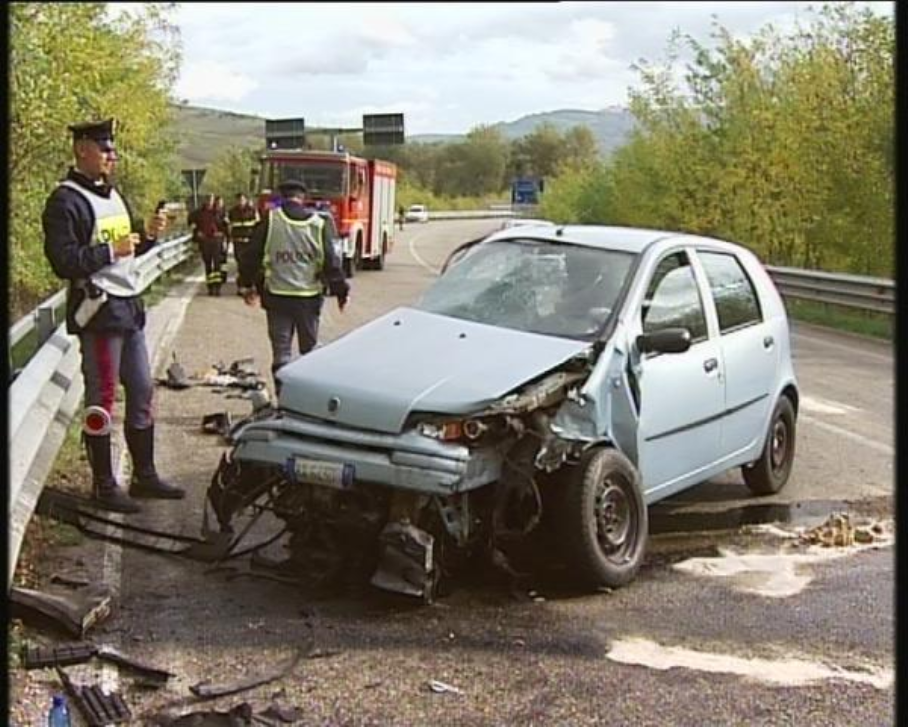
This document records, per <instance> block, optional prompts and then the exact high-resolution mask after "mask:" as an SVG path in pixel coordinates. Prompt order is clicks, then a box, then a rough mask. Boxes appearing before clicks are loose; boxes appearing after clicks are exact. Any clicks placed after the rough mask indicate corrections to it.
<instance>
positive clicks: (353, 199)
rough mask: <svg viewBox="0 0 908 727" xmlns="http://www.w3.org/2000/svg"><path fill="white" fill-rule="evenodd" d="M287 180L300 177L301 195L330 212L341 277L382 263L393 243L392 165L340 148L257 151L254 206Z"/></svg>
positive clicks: (394, 181)
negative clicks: (259, 164) (260, 153)
mask: <svg viewBox="0 0 908 727" xmlns="http://www.w3.org/2000/svg"><path fill="white" fill-rule="evenodd" d="M289 179H298V180H300V181H302V182H303V184H305V185H306V190H307V194H306V197H307V200H308V201H310V202H313V203H315V204H316V205H317V206H324V207H325V208H327V209H328V210H330V212H331V214H332V215H333V216H334V221H335V223H336V225H337V231H338V235H339V238H340V239H339V246H340V248H341V250H342V253H343V262H344V271H345V272H346V274H347V277H352V276H353V274H354V272H355V271H356V270H358V269H364V268H365V269H370V270H381V269H382V268H383V267H384V264H385V256H386V255H387V254H388V253H389V252H390V251H391V249H392V248H393V246H394V214H395V193H396V190H397V167H396V166H395V165H394V164H392V163H390V162H385V161H378V160H374V159H363V158H361V157H357V156H353V155H352V154H349V153H347V152H340V151H338V152H331V151H313V150H298V149H269V150H267V151H265V152H264V154H263V156H262V170H261V175H260V177H259V185H260V188H261V190H262V192H261V194H260V196H259V210H260V211H264V209H265V208H266V207H267V206H268V205H269V204H272V203H273V201H274V199H275V198H276V196H277V188H278V186H279V185H280V184H281V183H282V182H286V181H287V180H289Z"/></svg>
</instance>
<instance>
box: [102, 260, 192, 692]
mask: <svg viewBox="0 0 908 727" xmlns="http://www.w3.org/2000/svg"><path fill="white" fill-rule="evenodd" d="M202 280H203V277H202V276H193V277H191V278H188V279H187V281H186V283H184V284H183V286H182V287H181V288H180V294H181V295H180V298H178V299H177V300H176V302H174V299H172V298H170V299H167V300H165V301H164V302H163V303H162V304H161V305H162V306H163V305H168V304H169V305H168V315H167V316H166V318H165V323H164V324H163V330H162V331H161V333H160V335H159V336H158V339H157V341H156V342H154V349H153V353H152V361H151V371H152V375H155V374H156V373H159V369H161V368H162V367H163V365H164V362H165V361H166V351H167V350H168V349H169V348H170V344H171V342H172V341H173V339H174V338H175V337H176V334H177V332H178V331H179V330H180V326H181V325H182V323H183V319H184V318H185V317H186V310H187V309H188V308H189V303H190V302H191V301H192V293H194V292H195V291H194V290H190V288H193V289H194V288H197V287H198V286H199V285H200V284H201V282H202ZM170 308H176V310H174V311H170V310H169V309H170ZM150 315H151V312H150ZM115 441H116V445H117V448H118V450H119V454H120V456H119V457H117V458H116V459H115V460H114V462H116V469H115V474H116V477H117V481H118V482H120V483H122V484H123V486H124V487H125V486H127V483H126V478H125V474H126V463H127V461H128V453H127V448H126V447H125V446H124V445H125V441H124V439H123V435H122V434H118V435H117V436H116V438H115ZM110 517H111V519H112V520H116V521H117V522H124V520H125V515H120V514H116V513H111V514H110ZM105 530H106V531H107V534H112V533H111V531H112V530H113V526H108V527H107V528H105ZM103 552H104V555H103V558H104V561H103V565H102V568H101V573H102V578H103V583H104V584H105V585H107V586H108V587H109V588H110V592H111V596H112V597H113V598H114V599H115V600H116V599H119V597H120V591H121V587H122V582H123V580H122V575H123V569H122V564H123V548H122V546H120V545H117V544H116V543H110V542H105V543H104V551H103ZM119 683H120V670H119V668H118V667H117V666H116V665H115V664H110V663H108V662H106V661H102V662H101V687H102V688H103V689H104V690H106V691H107V692H108V693H110V692H115V691H118V690H119Z"/></svg>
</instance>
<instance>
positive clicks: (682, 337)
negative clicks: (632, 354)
mask: <svg viewBox="0 0 908 727" xmlns="http://www.w3.org/2000/svg"><path fill="white" fill-rule="evenodd" d="M689 348H690V331H689V330H688V329H687V328H663V329H662V330H661V331H653V332H652V333H642V334H640V335H639V336H637V349H638V350H639V351H640V353H684V352H685V351H687V349H689Z"/></svg>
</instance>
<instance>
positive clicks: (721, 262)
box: [696, 249, 780, 457]
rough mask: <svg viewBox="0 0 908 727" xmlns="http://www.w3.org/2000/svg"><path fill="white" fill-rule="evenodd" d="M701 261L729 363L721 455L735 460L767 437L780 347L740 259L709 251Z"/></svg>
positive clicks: (702, 252) (701, 252)
mask: <svg viewBox="0 0 908 727" xmlns="http://www.w3.org/2000/svg"><path fill="white" fill-rule="evenodd" d="M696 256H697V259H698V260H699V263H700V265H701V266H702V268H703V271H704V273H705V276H706V279H707V281H708V284H709V287H710V290H711V292H712V299H713V301H714V302H715V306H716V317H717V319H718V326H719V348H720V352H721V356H722V359H723V360H724V361H725V417H724V419H725V421H724V422H723V426H722V449H723V450H724V452H725V453H726V455H727V456H728V457H734V456H735V454H738V453H740V452H741V451H742V450H745V449H747V448H748V447H751V446H753V445H754V443H755V442H756V440H758V439H760V440H762V438H763V435H764V434H765V431H766V430H765V427H766V420H767V417H768V416H769V408H770V407H771V406H772V405H773V401H772V389H773V386H774V384H775V380H776V376H777V371H778V366H779V348H780V347H779V345H778V344H777V342H776V340H775V336H774V334H773V331H772V328H771V326H770V324H769V323H768V322H767V321H766V320H765V316H764V314H763V309H762V306H761V305H760V298H759V295H758V293H757V289H756V286H755V285H754V282H753V280H751V278H750V276H749V275H748V273H747V269H746V267H745V266H744V265H743V263H742V261H741V260H740V259H739V258H738V256H737V255H735V254H734V253H733V252H725V251H717V250H705V249H699V250H697V251H696Z"/></svg>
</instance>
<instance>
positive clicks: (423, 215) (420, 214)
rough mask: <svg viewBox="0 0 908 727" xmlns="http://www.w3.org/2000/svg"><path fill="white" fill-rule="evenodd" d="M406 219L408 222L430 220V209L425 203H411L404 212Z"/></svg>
mask: <svg viewBox="0 0 908 727" xmlns="http://www.w3.org/2000/svg"><path fill="white" fill-rule="evenodd" d="M404 219H405V220H406V221H407V222H428V221H429V210H428V209H426V206H425V205H424V204H411V205H410V207H409V208H408V209H407V211H406V212H405V213H404Z"/></svg>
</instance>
